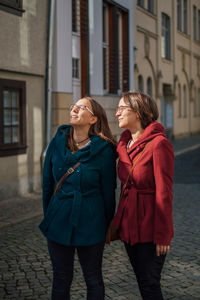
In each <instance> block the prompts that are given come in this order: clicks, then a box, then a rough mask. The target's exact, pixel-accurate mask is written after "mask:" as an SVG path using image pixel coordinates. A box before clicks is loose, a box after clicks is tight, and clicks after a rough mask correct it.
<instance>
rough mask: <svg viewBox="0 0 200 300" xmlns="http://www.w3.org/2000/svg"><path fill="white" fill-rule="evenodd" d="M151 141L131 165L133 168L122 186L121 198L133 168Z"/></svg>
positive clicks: (132, 168)
mask: <svg viewBox="0 0 200 300" xmlns="http://www.w3.org/2000/svg"><path fill="white" fill-rule="evenodd" d="M149 143H150V142H148V143H147V144H146V145H145V146H144V149H143V150H142V151H141V152H140V154H139V155H138V157H137V159H136V160H135V161H134V162H133V165H132V167H131V169H130V172H129V174H128V176H127V178H126V181H125V183H124V185H123V187H122V191H121V194H120V200H121V199H122V197H123V194H124V191H125V189H126V186H127V183H128V180H129V178H130V175H131V173H132V172H133V170H134V168H135V166H136V164H137V162H138V160H139V159H140V157H141V156H142V154H143V153H144V151H145V150H146V148H147V147H148V145H149ZM120 200H119V201H120Z"/></svg>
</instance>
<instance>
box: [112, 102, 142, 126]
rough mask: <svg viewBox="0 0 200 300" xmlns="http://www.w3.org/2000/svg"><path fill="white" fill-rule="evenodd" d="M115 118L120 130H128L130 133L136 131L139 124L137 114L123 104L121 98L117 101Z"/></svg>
mask: <svg viewBox="0 0 200 300" xmlns="http://www.w3.org/2000/svg"><path fill="white" fill-rule="evenodd" d="M116 116H117V118H118V122H119V127H120V128H124V129H129V130H130V131H133V130H135V129H137V125H138V124H139V117H138V114H137V113H136V112H134V111H133V109H132V108H131V106H130V105H128V104H127V103H126V102H124V99H123V97H122V98H121V99H120V101H119V105H118V108H117V111H116Z"/></svg>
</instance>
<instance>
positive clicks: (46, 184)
mask: <svg viewBox="0 0 200 300" xmlns="http://www.w3.org/2000/svg"><path fill="white" fill-rule="evenodd" d="M53 147H54V138H53V139H52V140H51V142H50V143H49V145H48V147H47V151H46V155H45V160H44V167H43V176H42V201H43V211H44V215H45V214H46V211H47V207H48V204H49V201H50V199H51V197H52V195H53V191H54V178H53V173H52V154H53Z"/></svg>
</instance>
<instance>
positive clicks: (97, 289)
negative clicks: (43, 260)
mask: <svg viewBox="0 0 200 300" xmlns="http://www.w3.org/2000/svg"><path fill="white" fill-rule="evenodd" d="M70 110H71V111H70V125H63V126H60V127H59V128H58V131H57V133H56V135H55V137H54V138H53V139H52V140H51V142H50V144H49V146H48V149H47V153H46V158H45V162H44V170H43V209H44V219H43V220H42V222H41V224H40V225H39V227H40V229H41V231H42V232H43V234H44V235H45V237H46V238H47V241H48V250H49V254H50V258H51V262H52V266H53V287H52V300H58V299H59V300H60V299H62V300H67V299H70V286H71V282H72V278H73V264H74V252H75V249H77V253H78V257H79V261H80V264H81V267H82V270H83V275H84V278H85V281H86V285H87V299H88V300H98V299H99V300H101V299H104V283H103V278H102V270H101V267H102V256H103V249H104V244H105V236H106V231H107V228H108V225H109V223H110V221H111V219H112V218H113V215H114V211H115V186H116V174H115V173H116V168H115V158H116V154H115V142H114V139H113V137H112V135H111V132H110V129H109V127H108V121H107V118H106V114H105V111H104V110H103V108H102V107H101V106H100V105H99V104H98V103H97V102H96V101H95V100H93V99H91V98H89V97H85V98H82V99H80V100H79V101H78V102H77V103H76V104H75V105H72V106H71V108H70ZM77 163H80V164H79V165H76V164H77ZM72 167H74V171H73V170H72V169H70V168H72ZM69 169H70V170H72V171H73V172H72V173H70V175H68V177H67V178H66V179H65V180H63V182H62V183H61V184H60V186H58V185H57V184H58V182H59V180H60V179H61V178H62V176H63V175H64V174H65V173H66V171H68V170H69ZM56 186H57V190H56V192H55V188H56Z"/></svg>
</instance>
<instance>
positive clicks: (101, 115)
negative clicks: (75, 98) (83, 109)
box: [67, 97, 116, 152]
mask: <svg viewBox="0 0 200 300" xmlns="http://www.w3.org/2000/svg"><path fill="white" fill-rule="evenodd" d="M84 99H87V100H88V101H89V102H90V104H91V106H92V112H93V113H94V116H96V117H97V122H96V123H94V124H92V125H91V126H90V129H89V132H88V135H89V137H91V136H93V135H97V136H99V137H100V138H102V139H103V140H105V141H107V142H109V143H111V144H112V145H113V146H116V141H115V139H114V137H113V135H112V133H111V130H110V127H109V125H108V119H107V116H106V112H105V110H104V109H103V107H102V106H101V105H100V104H99V103H98V102H97V101H96V100H94V99H93V98H91V97H84ZM67 146H68V147H69V148H70V150H71V151H72V152H74V151H77V150H78V147H77V146H76V144H75V142H74V139H73V128H71V129H70V132H69V135H68V139H67Z"/></svg>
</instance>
